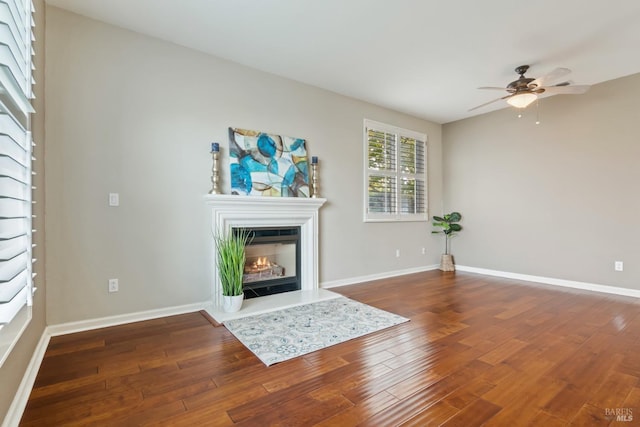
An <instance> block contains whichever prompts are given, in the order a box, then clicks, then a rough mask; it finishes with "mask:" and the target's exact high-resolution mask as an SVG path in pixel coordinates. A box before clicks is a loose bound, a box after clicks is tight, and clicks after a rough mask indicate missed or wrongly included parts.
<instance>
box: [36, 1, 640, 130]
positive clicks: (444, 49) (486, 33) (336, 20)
mask: <svg viewBox="0 0 640 427" xmlns="http://www.w3.org/2000/svg"><path fill="white" fill-rule="evenodd" d="M47 3H49V4H51V5H54V6H58V7H61V8H64V9H68V10H71V11H73V12H76V13H79V14H81V15H85V16H88V17H90V18H94V19H97V20H100V21H104V22H108V23H110V24H114V25H117V26H120V27H123V28H127V29H130V30H133V31H136V32H140V33H143V34H148V35H151V36H154V37H157V38H160V39H163V40H167V41H171V42H174V43H177V44H180V45H183V46H188V47H190V48H193V49H197V50H200V51H203V52H207V53H210V54H212V55H216V56H219V57H222V58H225V59H228V60H231V61H235V62H238V63H241V64H245V65H248V66H251V67H254V68H257V69H260V70H263V71H267V72H270V73H273V74H277V75H280V76H284V77H287V78H290V79H293V80H297V81H300V82H304V83H308V84H310V85H313V86H317V87H321V88H324V89H328V90H331V91H334V92H337V93H340V94H344V95H347V96H351V97H354V98H358V99H361V100H365V101H368V102H371V103H374V104H377V105H381V106H384V107H387V108H391V109H393V110H397V111H401V112H404V113H408V114H411V115H414V116H417V117H421V118H424V119H427V120H431V121H435V122H438V123H447V122H451V121H454V120H459V119H462V118H465V117H470V116H472V115H477V114H482V113H485V112H487V111H491V110H495V109H498V108H504V107H505V106H506V104H505V103H504V102H497V103H494V104H492V105H491V106H489V107H486V108H483V109H480V110H477V111H474V112H472V113H470V112H468V111H467V110H469V108H471V107H475V106H476V105H479V104H482V103H484V102H487V101H489V100H491V99H493V98H497V97H498V96H500V95H501V92H492V91H481V90H478V89H477V88H478V87H479V86H500V87H503V86H506V84H507V83H509V82H510V81H512V80H515V79H516V78H517V77H518V76H517V75H516V74H515V72H514V71H513V69H514V68H515V67H516V66H518V65H522V64H530V65H531V70H530V72H529V73H527V77H539V76H541V75H543V74H545V73H547V72H549V71H551V70H552V69H554V68H556V67H566V68H570V69H571V70H573V73H572V74H571V75H569V79H570V80H571V81H572V82H573V83H575V84H595V83H599V82H603V81H606V80H611V79H615V78H618V77H622V76H626V75H630V74H635V73H638V72H640V54H638V49H639V48H640V1H638V0H614V1H604V0H562V1H558V0H530V1H526V2H525V1H521V0H483V1H475V0H467V1H464V0H449V1H447V0H315V1H313V0H47ZM559 96H579V95H559Z"/></svg>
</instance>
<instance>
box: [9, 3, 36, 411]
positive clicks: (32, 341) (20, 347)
mask: <svg viewBox="0 0 640 427" xmlns="http://www.w3.org/2000/svg"><path fill="white" fill-rule="evenodd" d="M33 4H34V6H35V9H36V13H35V16H34V17H35V20H36V32H35V36H36V42H35V44H34V50H35V58H34V62H35V66H36V71H35V72H34V78H35V79H36V85H35V86H34V91H35V95H36V99H35V100H34V102H33V105H34V107H35V109H36V114H34V115H33V116H32V125H31V129H32V132H33V139H34V141H35V142H36V143H37V144H38V145H37V147H36V148H35V151H34V154H35V156H36V158H37V159H38V160H37V161H36V162H35V163H34V165H33V168H34V171H36V172H37V173H38V175H37V176H36V177H35V178H34V183H35V185H36V187H37V188H38V189H37V190H36V191H35V192H34V199H35V200H37V202H38V203H37V204H36V205H35V206H34V213H35V215H36V216H37V218H36V219H35V220H34V225H35V228H37V229H38V232H37V233H36V234H35V235H34V243H36V244H37V246H36V248H35V249H34V257H35V258H36V259H37V260H38V261H37V262H36V264H35V265H34V272H35V273H37V277H36V280H35V285H36V286H37V288H38V290H37V292H36V293H35V295H34V302H33V309H32V315H33V318H32V319H31V322H30V324H29V326H28V327H27V329H26V330H25V332H24V333H23V334H22V337H21V338H20V340H19V341H18V343H17V344H16V346H15V347H14V349H13V350H12V352H11V354H10V355H9V358H8V359H7V361H6V362H5V363H4V364H3V365H2V368H0V420H2V419H4V417H5V415H6V413H7V411H8V410H9V406H10V405H11V403H12V402H13V398H14V395H15V393H16V391H17V390H18V387H19V385H20V382H21V381H22V377H23V375H24V373H25V370H26V368H27V365H28V363H29V362H30V360H31V356H32V355H33V352H34V350H35V348H36V345H37V344H38V341H39V340H40V337H41V336H42V333H43V332H44V328H45V295H46V283H45V274H44V272H45V253H44V252H45V249H44V247H45V244H44V241H45V238H44V220H43V218H44V205H45V203H44V162H43V159H44V149H45V148H44V145H45V144H44V95H45V91H44V22H45V6H44V0H34V2H33Z"/></svg>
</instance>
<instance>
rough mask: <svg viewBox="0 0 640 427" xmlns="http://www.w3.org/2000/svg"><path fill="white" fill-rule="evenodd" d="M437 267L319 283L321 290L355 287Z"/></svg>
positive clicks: (417, 268) (428, 266)
mask: <svg viewBox="0 0 640 427" xmlns="http://www.w3.org/2000/svg"><path fill="white" fill-rule="evenodd" d="M439 267H440V265H439V264H434V265H425V266H422V267H415V268H407V269H405V270H395V271H388V272H385V273H377V274H369V275H366V276H358V277H350V278H348V279H340V280H330V281H328V282H322V283H320V287H321V288H323V289H329V288H336V287H338V286H347V285H355V284H358V283H363V282H371V281H373V280H380V279H388V278H390V277H396V276H404V275H406V274H413V273H421V272H423V271H431V270H437V269H438V268H439Z"/></svg>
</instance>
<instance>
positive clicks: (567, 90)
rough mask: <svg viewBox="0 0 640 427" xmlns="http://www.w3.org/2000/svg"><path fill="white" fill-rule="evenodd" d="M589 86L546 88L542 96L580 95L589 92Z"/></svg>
mask: <svg viewBox="0 0 640 427" xmlns="http://www.w3.org/2000/svg"><path fill="white" fill-rule="evenodd" d="M590 87H591V86H589V85H576V86H547V87H545V88H544V95H560V94H562V95H580V94H582V93H585V92H586V91H588V90H589V88H590Z"/></svg>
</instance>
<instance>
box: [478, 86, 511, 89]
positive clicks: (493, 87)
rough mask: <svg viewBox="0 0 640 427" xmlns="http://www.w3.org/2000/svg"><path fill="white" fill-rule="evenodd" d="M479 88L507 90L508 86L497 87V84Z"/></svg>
mask: <svg viewBox="0 0 640 427" xmlns="http://www.w3.org/2000/svg"><path fill="white" fill-rule="evenodd" d="M478 89H489V90H507V88H504V87H495V86H482V87H479V88H478Z"/></svg>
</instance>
